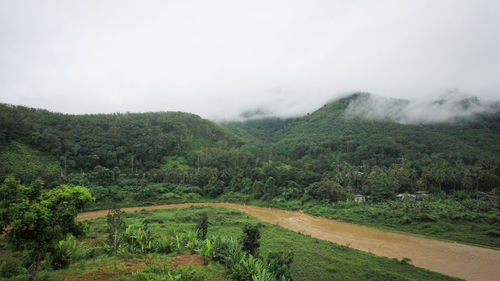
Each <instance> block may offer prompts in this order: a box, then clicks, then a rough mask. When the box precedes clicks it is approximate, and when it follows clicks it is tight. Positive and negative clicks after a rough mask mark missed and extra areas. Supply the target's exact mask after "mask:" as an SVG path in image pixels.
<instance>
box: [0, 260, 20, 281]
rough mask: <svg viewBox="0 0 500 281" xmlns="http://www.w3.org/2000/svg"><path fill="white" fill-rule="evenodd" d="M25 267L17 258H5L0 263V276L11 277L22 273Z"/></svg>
mask: <svg viewBox="0 0 500 281" xmlns="http://www.w3.org/2000/svg"><path fill="white" fill-rule="evenodd" d="M25 271H26V269H24V268H23V267H22V266H21V261H19V260H17V259H12V258H10V259H7V260H4V261H3V262H2V263H1V264H0V276H1V277H7V278H10V277H13V276H16V275H19V274H21V273H24V272H25Z"/></svg>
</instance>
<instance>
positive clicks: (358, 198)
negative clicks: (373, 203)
mask: <svg viewBox="0 0 500 281" xmlns="http://www.w3.org/2000/svg"><path fill="white" fill-rule="evenodd" d="M354 202H358V203H361V202H365V196H364V195H361V194H356V195H354Z"/></svg>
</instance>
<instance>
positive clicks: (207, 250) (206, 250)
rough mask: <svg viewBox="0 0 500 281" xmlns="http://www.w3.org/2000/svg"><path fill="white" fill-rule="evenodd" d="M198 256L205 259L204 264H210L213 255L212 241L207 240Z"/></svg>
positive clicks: (199, 250)
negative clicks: (209, 260)
mask: <svg viewBox="0 0 500 281" xmlns="http://www.w3.org/2000/svg"><path fill="white" fill-rule="evenodd" d="M197 252H198V254H200V256H202V257H203V264H204V265H207V264H208V259H209V258H210V256H211V255H212V244H211V242H210V239H207V240H205V243H204V244H203V245H202V247H201V248H200V249H198V250H197Z"/></svg>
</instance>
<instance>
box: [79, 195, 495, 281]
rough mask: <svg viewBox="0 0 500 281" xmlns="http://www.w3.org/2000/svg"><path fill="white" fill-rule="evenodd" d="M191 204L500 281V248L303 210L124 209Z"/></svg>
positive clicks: (83, 215) (100, 213) (467, 276)
mask: <svg viewBox="0 0 500 281" xmlns="http://www.w3.org/2000/svg"><path fill="white" fill-rule="evenodd" d="M191 205H208V206H223V207H229V208H233V209H237V210H240V211H243V212H246V213H248V214H250V215H252V216H254V217H256V218H257V219H259V220H262V221H265V222H268V223H271V224H276V225H280V226H283V227H285V228H288V229H291V230H293V231H296V232H300V233H303V234H306V235H310V236H312V237H315V238H319V239H322V240H327V241H330V242H334V243H337V244H340V245H348V246H349V247H352V248H355V249H359V250H362V251H366V252H371V253H373V254H375V255H379V256H386V257H390V258H397V259H402V258H404V257H406V258H410V259H411V260H412V264H414V265H416V266H419V267H423V268H427V269H429V270H432V271H436V272H440V273H443V274H447V275H451V276H456V277H460V278H464V279H467V280H500V270H499V269H498V267H497V265H498V264H500V251H498V250H493V249H486V248H480V247H474V246H469V245H463V244H458V243H449V242H443V241H438V240H431V239H426V238H421V237H416V236H412V235H406V234H399V233H393V232H385V231H382V230H378V229H373V228H369V227H364V226H359V225H355V224H350V223H345V222H339V221H335V220H330V219H325V218H319V217H311V216H308V215H306V214H304V213H302V212H295V211H284V210H279V209H272V208H266V207H258V206H250V205H242V204H232V203H192V204H191V203H187V204H169V205H158V206H148V207H132V208H124V209H122V210H124V211H128V212H130V211H138V210H142V209H145V210H154V209H170V208H176V207H186V206H191ZM106 214H107V211H94V212H86V213H81V214H80V215H79V217H78V218H79V219H82V220H86V219H92V218H97V217H102V216H105V215H106Z"/></svg>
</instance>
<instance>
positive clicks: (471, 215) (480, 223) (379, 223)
mask: <svg viewBox="0 0 500 281" xmlns="http://www.w3.org/2000/svg"><path fill="white" fill-rule="evenodd" d="M303 210H304V211H305V212H306V213H308V214H311V215H315V216H323V217H327V218H333V219H340V220H343V221H348V222H354V223H357V224H363V225H367V226H372V227H378V228H382V229H385V230H392V231H402V232H409V233H415V234H420V235H424V236H429V237H435V238H438V239H444V240H450V241H457V242H462V243H467V244H473V245H480V246H486V247H491V248H500V209H499V208H498V202H495V201H489V200H479V199H466V200H463V201H459V200H455V199H451V198H447V199H439V198H430V199H427V200H424V201H401V200H395V201H388V202H380V203H364V204H357V203H354V202H339V203H335V204H315V203H312V202H311V203H306V204H305V205H304V206H303Z"/></svg>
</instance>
